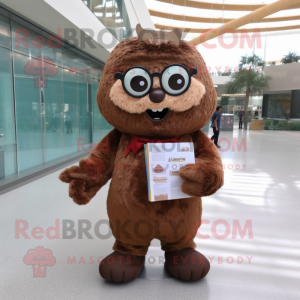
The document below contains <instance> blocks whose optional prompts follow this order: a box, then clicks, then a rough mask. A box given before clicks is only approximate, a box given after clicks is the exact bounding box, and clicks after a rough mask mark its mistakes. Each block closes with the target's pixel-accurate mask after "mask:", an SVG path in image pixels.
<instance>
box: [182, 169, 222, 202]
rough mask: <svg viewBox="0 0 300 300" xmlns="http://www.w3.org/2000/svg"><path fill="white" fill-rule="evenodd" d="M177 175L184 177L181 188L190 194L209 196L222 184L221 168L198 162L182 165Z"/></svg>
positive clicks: (193, 195)
mask: <svg viewBox="0 0 300 300" xmlns="http://www.w3.org/2000/svg"><path fill="white" fill-rule="evenodd" d="M179 175H180V176H181V178H183V179H184V181H183V183H182V185H181V190H182V191H183V192H184V193H186V194H188V195H190V196H192V197H200V196H209V195H212V194H214V193H215V192H216V191H217V190H218V189H219V188H220V187H221V186H222V185H223V170H218V169H215V168H213V167H212V166H206V165H200V164H187V165H185V166H183V167H182V168H181V169H180V171H179Z"/></svg>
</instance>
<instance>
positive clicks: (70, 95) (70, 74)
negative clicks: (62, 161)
mask: <svg viewBox="0 0 300 300" xmlns="http://www.w3.org/2000/svg"><path fill="white" fill-rule="evenodd" d="M62 53H63V55H62V57H63V67H64V71H63V96H64V127H65V154H66V155H69V154H73V153H76V152H77V142H78V141H79V140H78V139H79V137H80V136H79V105H78V94H79V74H78V72H79V71H78V62H77V56H76V55H75V54H74V53H73V52H71V51H69V50H67V49H62Z"/></svg>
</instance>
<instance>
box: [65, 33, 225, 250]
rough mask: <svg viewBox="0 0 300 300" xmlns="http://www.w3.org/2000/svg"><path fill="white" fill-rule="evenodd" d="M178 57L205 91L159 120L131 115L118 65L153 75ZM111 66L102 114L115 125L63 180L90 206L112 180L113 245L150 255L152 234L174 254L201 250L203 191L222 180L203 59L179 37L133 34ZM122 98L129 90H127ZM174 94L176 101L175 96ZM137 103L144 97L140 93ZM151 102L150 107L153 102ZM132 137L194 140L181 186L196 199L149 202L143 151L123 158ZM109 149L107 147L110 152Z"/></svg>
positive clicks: (103, 86) (102, 90)
mask: <svg viewBox="0 0 300 300" xmlns="http://www.w3.org/2000/svg"><path fill="white" fill-rule="evenodd" d="M174 63H179V64H182V65H184V66H186V67H187V68H192V67H197V69H198V74H197V75H194V76H193V78H195V79H196V80H198V81H199V82H200V83H201V84H202V85H203V86H204V87H205V91H206V92H205V94H204V95H203V94H202V95H201V94H199V98H198V101H196V102H195V103H194V104H193V105H192V106H190V107H188V108H187V109H186V110H182V111H179V110H175V109H174V110H170V112H169V114H168V115H167V117H166V118H165V119H164V120H163V121H161V122H154V121H151V120H150V119H149V118H148V117H147V116H146V115H145V113H144V112H142V113H130V112H128V111H125V110H123V109H121V108H120V107H118V106H116V105H115V103H114V102H113V101H112V99H111V97H110V93H111V90H112V87H113V86H114V84H115V83H116V81H117V80H116V79H115V78H114V72H112V70H114V71H121V70H123V71H124V70H125V69H127V68H129V67H132V66H142V67H144V68H146V69H148V70H149V71H150V73H153V72H157V71H161V70H162V69H163V68H164V67H166V66H168V65H170V64H174ZM105 70H106V73H105V74H104V75H103V77H102V79H101V82H100V85H99V89H98V93H97V101H98V106H99V109H100V111H101V113H102V115H103V116H104V118H105V119H106V120H107V121H108V122H109V123H110V124H111V125H113V126H114V127H115V129H114V130H113V131H111V132H110V133H109V134H108V136H107V137H105V138H104V139H103V140H102V141H101V142H100V143H99V144H98V146H97V147H96V149H95V150H94V151H93V153H92V154H91V155H90V156H89V158H88V159H87V160H81V161H80V166H79V167H71V168H69V169H67V170H65V171H64V172H63V173H62V174H61V175H60V179H61V180H62V181H64V182H68V183H70V197H72V198H73V200H74V201H75V202H76V203H78V204H86V203H87V202H88V201H89V200H90V199H91V198H92V197H93V196H94V195H95V194H96V192H97V191H98V190H99V189H100V188H101V187H102V186H103V185H104V184H105V183H106V182H107V181H108V180H109V179H110V178H112V181H111V184H110V188H109V193H108V198H107V210H108V216H109V220H110V224H111V228H112V232H113V235H114V236H115V238H116V242H115V244H114V247H113V249H114V250H115V251H119V252H122V253H127V254H131V255H136V256H144V255H145V254H146V253H147V249H148V247H149V245H150V242H151V240H152V239H154V238H157V239H159V240H160V241H161V244H162V249H163V250H165V251H168V252H171V251H178V250H182V249H188V248H195V246H196V245H195V243H194V241H193V239H194V237H195V235H196V232H197V229H198V227H199V226H200V224H201V214H202V201H201V198H200V197H201V196H208V195H211V194H213V193H215V192H216V191H217V190H218V189H219V188H220V187H221V186H222V185H223V169H222V162H221V158H220V155H219V153H218V151H217V148H216V147H215V146H214V144H213V143H212V142H211V141H210V140H209V138H208V137H207V136H206V135H205V134H204V133H203V132H202V131H201V130H200V128H201V127H203V126H204V125H205V124H206V123H207V122H208V120H209V118H210V117H211V115H212V113H213V111H214V110H215V108H216V92H215V88H214V85H213V83H212V80H211V78H210V75H209V74H208V73H207V71H206V65H205V62H204V60H203V59H202V57H201V55H200V54H199V52H198V51H197V50H196V49H194V48H193V47H192V46H191V45H190V44H188V43H187V42H185V41H180V44H179V45H172V44H170V43H168V44H159V45H155V44H149V43H147V42H139V41H138V40H137V38H131V39H129V40H125V41H123V42H121V43H120V44H118V45H117V46H116V48H115V49H114V50H113V51H112V53H111V55H110V57H109V58H108V60H107V63H106V67H105ZM124 97H130V96H128V95H127V94H125V95H124ZM173 98H174V99H173V100H174V102H175V101H176V97H173ZM128 99H129V98H128ZM129 100H132V99H129ZM146 100H147V99H146ZM134 101H135V102H136V103H138V101H139V99H134ZM148 101H149V108H151V107H154V106H151V105H153V103H152V102H151V101H150V100H148ZM169 101H172V99H171V98H170V99H169ZM145 103H146V104H147V101H146V102H145ZM163 103H164V101H163V102H162V103H161V105H164V104H163ZM156 105H157V104H156ZM144 107H146V106H144ZM162 107H164V106H162ZM131 135H136V136H140V137H146V138H148V139H168V138H173V137H175V136H179V142H193V143H194V145H195V157H196V164H195V165H188V166H185V167H183V168H182V169H181V171H180V176H181V177H182V178H183V179H184V182H183V184H182V190H183V191H184V192H185V193H187V194H189V195H191V196H192V198H187V199H179V200H171V201H161V202H149V201H148V195H147V177H146V169H145V157H144V152H143V151H139V152H138V153H137V154H133V152H132V151H131V152H130V153H129V154H128V155H127V156H126V157H125V152H126V148H127V146H128V144H129V142H130V140H131ZM103 145H106V147H103ZM107 148H108V149H109V151H106V150H107Z"/></svg>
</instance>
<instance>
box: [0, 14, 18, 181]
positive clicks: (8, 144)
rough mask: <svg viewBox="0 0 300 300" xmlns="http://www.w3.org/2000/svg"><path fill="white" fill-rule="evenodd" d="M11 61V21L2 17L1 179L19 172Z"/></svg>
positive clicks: (0, 94)
mask: <svg viewBox="0 0 300 300" xmlns="http://www.w3.org/2000/svg"><path fill="white" fill-rule="evenodd" d="M11 62H12V59H11V30H10V26H9V21H8V20H7V19H5V18H0V180H1V179H3V178H4V177H5V176H10V175H13V174H16V172H17V164H16V137H15V116H14V105H13V82H12V63H11Z"/></svg>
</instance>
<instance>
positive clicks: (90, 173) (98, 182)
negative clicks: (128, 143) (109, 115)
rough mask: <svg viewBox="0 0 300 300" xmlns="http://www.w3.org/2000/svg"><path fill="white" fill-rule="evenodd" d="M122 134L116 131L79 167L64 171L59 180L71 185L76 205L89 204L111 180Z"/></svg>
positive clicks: (81, 161) (98, 145)
mask: <svg viewBox="0 0 300 300" xmlns="http://www.w3.org/2000/svg"><path fill="white" fill-rule="evenodd" d="M121 135H122V134H121V133H120V132H119V131H118V130H116V129H114V130H112V131H111V132H110V133H109V134H108V135H106V136H105V137H104V138H103V139H102V140H101V141H100V142H99V143H98V144H97V146H96V147H95V148H94V150H92V152H91V154H90V155H89V156H88V158H87V159H81V160H80V162H79V167H78V166H73V167H70V168H68V169H66V170H64V171H63V172H62V173H61V174H60V176H59V179H60V180H61V181H63V182H66V183H69V184H70V186H69V195H70V197H71V198H72V199H73V200H74V202H75V203H77V204H79V205H82V204H87V203H88V202H89V201H90V200H91V199H92V198H93V197H94V196H95V195H96V193H97V192H98V191H99V189H100V188H101V187H102V186H103V185H105V184H106V183H107V181H108V180H109V179H110V178H111V176H112V172H113V169H114V162H115V158H116V153H117V150H118V145H119V142H120V138H121Z"/></svg>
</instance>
